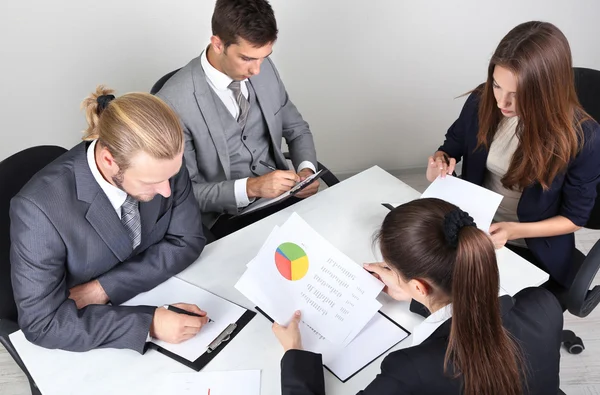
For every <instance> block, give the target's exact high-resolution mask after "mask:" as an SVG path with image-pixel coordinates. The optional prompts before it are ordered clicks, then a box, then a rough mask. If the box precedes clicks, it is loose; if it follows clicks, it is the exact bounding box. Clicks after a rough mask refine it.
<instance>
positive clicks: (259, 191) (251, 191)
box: [246, 170, 300, 199]
mask: <svg viewBox="0 0 600 395" xmlns="http://www.w3.org/2000/svg"><path fill="white" fill-rule="evenodd" d="M299 181H300V177H298V175H297V174H296V173H295V172H293V171H291V170H275V171H272V172H270V173H268V174H265V175H264V176H260V177H251V178H248V181H247V183H246V194H247V195H248V198H250V199H253V198H274V197H277V196H279V195H281V194H282V193H284V192H287V191H289V190H290V189H292V187H293V186H294V185H296V183H297V182H299Z"/></svg>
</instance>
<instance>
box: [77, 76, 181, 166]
mask: <svg viewBox="0 0 600 395" xmlns="http://www.w3.org/2000/svg"><path fill="white" fill-rule="evenodd" d="M113 93H114V91H113V90H112V89H108V88H105V87H104V86H102V85H99V86H98V87H96V90H95V91H94V92H93V93H91V94H90V95H89V96H88V97H87V98H85V99H84V100H83V102H82V103H81V108H82V109H83V110H84V111H85V116H86V119H87V122H88V127H87V129H86V130H85V131H84V136H83V140H94V139H98V143H99V144H101V145H102V146H104V147H106V148H107V149H108V151H109V152H110V153H111V154H112V156H113V157H114V159H115V162H116V163H117V165H119V169H120V170H121V171H123V170H125V169H127V168H128V167H129V165H130V159H131V158H132V157H133V156H134V154H135V153H137V152H138V151H143V152H146V153H147V154H149V155H151V156H152V157H153V158H156V159H173V158H174V157H175V156H177V155H178V154H179V153H180V152H181V150H183V145H184V137H183V129H182V127H181V123H180V121H179V118H178V117H177V114H175V112H174V111H173V110H172V109H171V107H169V106H168V105H167V104H166V103H165V102H164V101H162V100H161V99H159V98H158V97H156V96H154V95H151V94H149V93H128V94H125V95H122V96H119V97H117V98H116V99H113V100H112V101H110V103H109V104H108V105H107V106H106V107H105V108H103V109H102V108H101V107H100V106H99V104H98V97H100V96H106V95H112V94H113Z"/></svg>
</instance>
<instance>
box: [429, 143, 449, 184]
mask: <svg viewBox="0 0 600 395" xmlns="http://www.w3.org/2000/svg"><path fill="white" fill-rule="evenodd" d="M455 168H456V159H454V158H450V157H448V155H447V154H446V153H445V152H442V151H438V152H436V153H435V154H433V156H430V157H429V159H428V160H427V173H425V176H426V177H427V180H429V182H433V181H434V180H435V179H436V178H438V176H441V177H442V178H444V177H446V174H450V175H452V173H454V169H455Z"/></svg>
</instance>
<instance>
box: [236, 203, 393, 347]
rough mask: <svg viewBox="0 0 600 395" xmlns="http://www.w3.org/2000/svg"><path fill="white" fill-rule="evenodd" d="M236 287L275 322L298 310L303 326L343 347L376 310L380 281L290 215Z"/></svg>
mask: <svg viewBox="0 0 600 395" xmlns="http://www.w3.org/2000/svg"><path fill="white" fill-rule="evenodd" d="M236 288H237V289H238V290H239V291H240V292H242V293H243V294H244V295H245V296H246V297H247V298H248V299H250V300H251V301H253V302H254V303H255V304H256V305H257V306H258V307H260V308H261V310H263V311H264V312H265V313H266V314H267V315H269V316H270V317H271V318H272V319H274V320H275V321H277V322H278V323H280V324H284V325H285V324H287V323H288V322H289V320H290V318H291V317H292V315H293V314H294V311H296V310H300V311H302V320H303V323H304V324H305V325H307V326H308V327H309V328H311V329H312V330H313V331H315V332H316V333H318V334H319V336H320V337H323V338H325V339H327V341H328V343H331V344H333V345H335V346H341V347H344V346H346V345H347V344H349V343H350V342H351V341H352V340H353V339H354V338H355V337H356V336H357V335H358V334H359V333H360V331H361V330H362V329H363V328H364V327H365V325H367V323H368V322H369V321H371V319H372V318H373V316H374V315H375V313H376V312H377V311H378V310H379V309H380V308H381V303H379V302H378V301H377V300H376V297H377V295H379V293H380V292H381V290H382V288H383V283H382V282H380V281H379V280H377V279H376V278H374V277H373V276H371V275H370V274H369V273H368V272H367V271H365V270H364V269H363V268H362V267H361V266H359V265H358V264H357V263H356V262H354V261H352V260H351V259H350V258H349V257H348V256H346V255H345V254H344V253H342V252H341V251H339V250H338V249H337V248H335V247H334V246H333V245H331V244H330V243H329V242H328V241H327V240H325V239H324V238H323V237H322V236H321V235H319V234H318V233H317V232H316V231H315V230H314V229H312V228H311V227H310V225H308V224H307V223H306V222H305V221H304V220H303V219H302V218H301V217H300V216H299V215H298V214H296V213H293V214H292V215H291V216H290V218H289V219H288V220H287V221H286V222H285V223H284V224H283V225H282V226H281V227H276V228H275V229H273V232H272V233H271V235H270V236H269V237H268V238H267V240H266V241H265V243H264V244H263V246H262V247H261V249H260V251H259V252H258V254H257V256H256V257H255V258H254V259H253V260H252V261H251V262H250V263H249V264H248V269H247V270H246V272H245V273H244V274H243V275H242V277H241V278H240V280H239V282H238V283H237V284H236Z"/></svg>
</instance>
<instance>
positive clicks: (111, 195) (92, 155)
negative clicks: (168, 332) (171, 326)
mask: <svg viewBox="0 0 600 395" xmlns="http://www.w3.org/2000/svg"><path fill="white" fill-rule="evenodd" d="M97 142H98V140H94V141H92V143H91V144H90V146H89V147H88V149H87V160H88V165H89V166H90V170H91V172H92V175H93V176H94V180H96V182H97V183H98V185H100V188H102V191H103V192H104V194H105V195H106V197H107V198H108V201H109V202H110V204H111V205H112V206H113V208H114V209H115V211H116V212H117V215H118V216H119V219H121V206H122V205H123V203H125V199H127V192H125V191H123V190H122V189H119V188H117V187H116V186H114V185H113V184H111V183H110V182H108V181H106V180H105V179H104V177H102V174H100V170H98V166H97V165H96V143H97ZM150 340H152V337H150V332H148V335H147V336H146V343H147V342H149V341H150Z"/></svg>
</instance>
